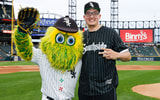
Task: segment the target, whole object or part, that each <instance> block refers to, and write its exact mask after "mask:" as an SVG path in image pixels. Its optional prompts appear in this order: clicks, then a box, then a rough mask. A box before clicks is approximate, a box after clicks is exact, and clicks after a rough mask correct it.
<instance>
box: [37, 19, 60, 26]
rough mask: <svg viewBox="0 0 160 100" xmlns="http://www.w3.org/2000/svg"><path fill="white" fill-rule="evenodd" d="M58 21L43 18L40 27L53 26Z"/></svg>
mask: <svg viewBox="0 0 160 100" xmlns="http://www.w3.org/2000/svg"><path fill="white" fill-rule="evenodd" d="M56 21H57V19H50V18H41V19H40V22H39V23H38V25H40V26H53V25H54V23H55V22H56Z"/></svg>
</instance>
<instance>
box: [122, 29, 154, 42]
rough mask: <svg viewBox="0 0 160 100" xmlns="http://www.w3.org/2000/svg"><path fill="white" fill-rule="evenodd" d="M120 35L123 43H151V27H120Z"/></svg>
mask: <svg viewBox="0 0 160 100" xmlns="http://www.w3.org/2000/svg"><path fill="white" fill-rule="evenodd" d="M120 37H121V39H122V40H123V42H125V43H152V42H153V29H121V30H120Z"/></svg>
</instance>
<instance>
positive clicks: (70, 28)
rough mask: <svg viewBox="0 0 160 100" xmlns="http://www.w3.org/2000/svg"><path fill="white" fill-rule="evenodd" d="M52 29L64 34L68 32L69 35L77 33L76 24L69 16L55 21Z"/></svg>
mask: <svg viewBox="0 0 160 100" xmlns="http://www.w3.org/2000/svg"><path fill="white" fill-rule="evenodd" d="M53 27H56V28H57V29H59V30H60V31H64V32H69V33H76V32H78V26H77V24H76V22H75V21H74V20H73V19H72V18H70V17H69V16H65V17H62V18H59V19H58V20H57V21H56V23H55V24H54V25H53Z"/></svg>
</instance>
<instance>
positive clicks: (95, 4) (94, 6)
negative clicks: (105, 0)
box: [84, 1, 100, 13]
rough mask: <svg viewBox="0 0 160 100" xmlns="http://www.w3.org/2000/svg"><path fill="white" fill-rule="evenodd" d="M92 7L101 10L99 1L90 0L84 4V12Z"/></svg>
mask: <svg viewBox="0 0 160 100" xmlns="http://www.w3.org/2000/svg"><path fill="white" fill-rule="evenodd" d="M91 8H92V9H97V10H98V11H99V12H100V8H99V4H98V3H97V2H93V1H90V2H88V3H86V4H85V6H84V13H86V11H87V10H89V9H91Z"/></svg>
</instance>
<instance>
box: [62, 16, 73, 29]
mask: <svg viewBox="0 0 160 100" xmlns="http://www.w3.org/2000/svg"><path fill="white" fill-rule="evenodd" d="M63 22H65V23H66V26H68V27H70V26H71V23H70V21H69V18H64V21H63Z"/></svg>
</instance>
